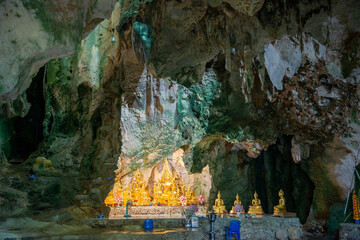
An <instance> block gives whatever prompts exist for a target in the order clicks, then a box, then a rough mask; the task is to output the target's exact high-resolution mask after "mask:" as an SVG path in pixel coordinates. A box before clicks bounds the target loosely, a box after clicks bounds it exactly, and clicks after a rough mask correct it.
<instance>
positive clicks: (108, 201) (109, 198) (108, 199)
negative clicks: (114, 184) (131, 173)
mask: <svg viewBox="0 0 360 240" xmlns="http://www.w3.org/2000/svg"><path fill="white" fill-rule="evenodd" d="M104 202H105V205H106V206H112V207H114V206H115V205H116V202H115V199H114V194H113V191H112V190H111V191H110V192H109V194H108V196H107V197H106V198H105V201H104Z"/></svg>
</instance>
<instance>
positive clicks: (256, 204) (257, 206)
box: [248, 191, 264, 214]
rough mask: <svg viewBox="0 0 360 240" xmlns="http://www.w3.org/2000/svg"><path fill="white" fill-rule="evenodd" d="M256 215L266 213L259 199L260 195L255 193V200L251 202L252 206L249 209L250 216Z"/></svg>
mask: <svg viewBox="0 0 360 240" xmlns="http://www.w3.org/2000/svg"><path fill="white" fill-rule="evenodd" d="M251 213H255V214H264V211H263V210H262V207H261V201H260V199H258V194H257V193H256V191H255V193H254V199H253V200H252V202H251V206H250V207H249V211H248V214H251Z"/></svg>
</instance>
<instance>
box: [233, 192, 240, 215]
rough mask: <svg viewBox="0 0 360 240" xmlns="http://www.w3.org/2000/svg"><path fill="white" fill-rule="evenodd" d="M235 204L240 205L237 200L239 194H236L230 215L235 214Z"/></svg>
mask: <svg viewBox="0 0 360 240" xmlns="http://www.w3.org/2000/svg"><path fill="white" fill-rule="evenodd" d="M236 204H240V205H241V201H240V200H239V194H236V199H235V201H234V206H233V207H232V209H231V211H230V213H235V211H234V207H235V206H236Z"/></svg>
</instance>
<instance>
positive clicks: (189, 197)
mask: <svg viewBox="0 0 360 240" xmlns="http://www.w3.org/2000/svg"><path fill="white" fill-rule="evenodd" d="M185 197H186V205H187V206H190V205H191V204H192V200H193V195H192V192H191V190H190V186H188V188H187V191H186V195H185Z"/></svg>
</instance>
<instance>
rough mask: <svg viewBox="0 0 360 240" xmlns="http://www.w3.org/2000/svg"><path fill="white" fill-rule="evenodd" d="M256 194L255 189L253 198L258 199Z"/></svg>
mask: <svg viewBox="0 0 360 240" xmlns="http://www.w3.org/2000/svg"><path fill="white" fill-rule="evenodd" d="M258 196H259V195H258V194H257V192H256V191H255V193H254V199H258Z"/></svg>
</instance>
